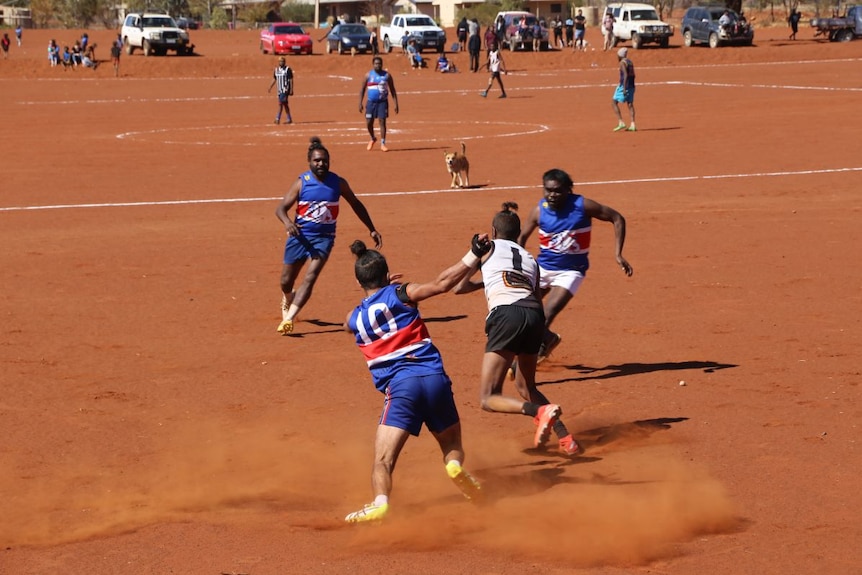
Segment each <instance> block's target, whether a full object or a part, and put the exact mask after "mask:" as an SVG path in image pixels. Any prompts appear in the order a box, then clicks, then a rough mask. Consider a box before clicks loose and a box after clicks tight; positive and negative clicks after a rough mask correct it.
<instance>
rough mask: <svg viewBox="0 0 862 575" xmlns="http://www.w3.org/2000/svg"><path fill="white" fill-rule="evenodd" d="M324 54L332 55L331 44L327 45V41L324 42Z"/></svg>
mask: <svg viewBox="0 0 862 575" xmlns="http://www.w3.org/2000/svg"><path fill="white" fill-rule="evenodd" d="M326 53H327V54H332V44H330V43H329V40H327V41H326Z"/></svg>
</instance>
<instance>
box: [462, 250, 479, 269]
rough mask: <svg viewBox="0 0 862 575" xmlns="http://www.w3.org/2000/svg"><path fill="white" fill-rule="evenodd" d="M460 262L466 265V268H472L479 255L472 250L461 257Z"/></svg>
mask: <svg viewBox="0 0 862 575" xmlns="http://www.w3.org/2000/svg"><path fill="white" fill-rule="evenodd" d="M461 263H462V264H464V265H465V266H467V267H468V268H472V267H473V266H475V265H476V264H478V263H479V256H477V255H476V254H474V253H473V251H472V250H471V251H469V252H467V255H465V256H464V257H463V258H461Z"/></svg>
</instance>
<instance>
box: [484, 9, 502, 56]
mask: <svg viewBox="0 0 862 575" xmlns="http://www.w3.org/2000/svg"><path fill="white" fill-rule="evenodd" d="M494 35H495V36H496V37H497V42H496V44H497V45H498V46H502V45H503V41H504V40H505V39H506V19H505V18H503V16H502V15H501V16H497V19H496V20H495V21H494ZM487 48H488V51H489V52H490V51H491V46H490V45H488V46H487Z"/></svg>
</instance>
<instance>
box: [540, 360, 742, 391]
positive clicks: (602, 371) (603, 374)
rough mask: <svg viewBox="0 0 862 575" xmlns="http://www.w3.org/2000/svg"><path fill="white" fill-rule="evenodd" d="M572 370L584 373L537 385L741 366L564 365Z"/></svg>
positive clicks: (694, 363)
mask: <svg viewBox="0 0 862 575" xmlns="http://www.w3.org/2000/svg"><path fill="white" fill-rule="evenodd" d="M563 367H564V368H565V369H567V370H570V371H577V372H578V373H582V374H584V375H583V376H582V377H566V378H562V379H554V380H550V381H541V382H536V383H537V385H554V384H560V383H569V382H572V381H592V380H595V379H613V378H615V377H626V376H629V375H639V374H642V373H653V372H656V371H684V370H690V369H697V370H703V372H704V373H713V372H716V371H718V370H720V369H730V368H733V367H739V366H738V365H736V364H734V363H719V362H717V361H676V362H673V361H667V362H659V363H635V362H633V363H622V364H619V365H606V366H604V367H590V366H588V365H581V364H575V365H566V366H563Z"/></svg>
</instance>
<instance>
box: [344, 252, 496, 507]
mask: <svg viewBox="0 0 862 575" xmlns="http://www.w3.org/2000/svg"><path fill="white" fill-rule="evenodd" d="M490 247H491V246H490V242H488V240H487V238H485V239H484V240H481V239H480V238H479V237H478V236H476V237H475V238H474V241H473V244H472V247H471V250H470V251H469V252H467V255H465V256H464V258H463V259H462V260H461V261H460V262H458V263H456V264H455V265H453V266H451V267H449V268H448V269H446V270H444V271H443V272H442V273H441V274H440V275H439V276H438V277H437V279H435V280H434V281H432V282H428V283H422V284H419V283H393V280H394V279H397V278H392V277H390V275H389V266H388V264H387V263H386V258H384V257H383V255H382V254H381V253H380V252H377V251H375V250H369V249H366V247H365V244H364V243H363V242H361V241H358V240H357V241H355V242H353V245H351V246H350V251H351V252H353V254H354V255H355V256H356V263H355V265H354V273H355V275H356V280H357V281H358V282H359V285H360V286H361V287H362V289H363V291H364V292H365V298H364V299H363V300H362V303H361V304H359V305H358V306H357V307H356V309H354V310H353V311H352V312H350V314H349V315H348V316H347V321H346V322H345V324H344V327H345V329H346V330H347V331H349V332H351V333H353V335H354V337H355V338H356V345H358V346H359V349H360V350H361V351H362V354H363V355H364V356H365V360H366V363H367V364H368V369H369V371H370V372H371V377H372V379H373V380H374V386H375V387H376V388H377V390H378V391H380V392H381V393H383V394H384V395H385V399H384V400H383V413H382V414H381V416H380V421H379V423H378V426H377V436H376V438H375V441H374V466H373V468H372V471H371V486H372V488H373V490H374V501H373V502H371V503H369V504H367V505H365V506H364V507H363V508H362V509H360V510H359V511H355V512H353V513H350V514H349V515H348V516H347V517H345V520H346V521H347V522H349V523H357V522H361V521H374V520H378V519H382V518H383V517H384V516H386V514H387V512H388V511H389V494H390V492H391V491H392V471H393V470H394V469H395V463H396V462H397V461H398V455H399V454H400V453H401V449H402V448H403V447H404V444H405V443H406V442H407V439H408V437H410V436H411V435H415V436H418V435H419V432H420V431H421V429H422V425H423V424H424V425H425V426H426V427H427V428H428V430H429V431H430V432H431V434H432V435H433V436H434V439H436V440H437V443H438V444H439V445H440V450H441V451H442V452H443V462H444V464H445V465H446V473H447V474H448V475H449V477H450V478H451V479H452V481H454V482H455V484H456V486H458V488H459V489H460V490H461V492H462V493H463V494H464V496H465V497H466V498H467V499H471V500H476V499H478V498H479V496H480V495H481V486H480V485H479V483H478V482H477V481H476V480H475V479H474V478H473V477H472V476H471V475H470V474H469V473H467V471H466V470H465V469H464V468H463V467H462V466H461V464H462V463H463V462H464V448H463V447H462V445H461V422H460V418H459V416H458V409H457V408H456V407H455V399H454V397H453V395H452V382H451V381H450V380H449V376H448V375H446V371H445V370H444V369H443V358H442V357H441V356H440V351H439V350H438V349H437V348H436V347H435V346H434V344H433V343H432V342H431V336H430V335H429V334H428V330H427V329H426V327H425V324H424V322H423V321H422V316H421V315H420V314H419V310H418V309H417V307H416V306H417V304H418V303H419V302H420V301H422V300H425V299H428V298H430V297H434V296H436V295H440V294H442V293H445V292H447V291H449V290H450V289H452V287H453V286H454V285H455V284H457V283H458V282H459V281H461V280H462V279H463V278H465V277H467V276H468V275H469V274H470V273H471V272H473V271H475V270H476V266H477V265H478V263H479V258H480V256H481V255H483V254H484V253H486V252H487V250H488V249H490Z"/></svg>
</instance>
